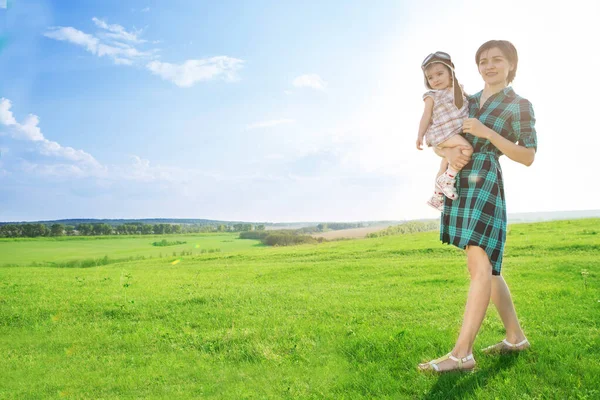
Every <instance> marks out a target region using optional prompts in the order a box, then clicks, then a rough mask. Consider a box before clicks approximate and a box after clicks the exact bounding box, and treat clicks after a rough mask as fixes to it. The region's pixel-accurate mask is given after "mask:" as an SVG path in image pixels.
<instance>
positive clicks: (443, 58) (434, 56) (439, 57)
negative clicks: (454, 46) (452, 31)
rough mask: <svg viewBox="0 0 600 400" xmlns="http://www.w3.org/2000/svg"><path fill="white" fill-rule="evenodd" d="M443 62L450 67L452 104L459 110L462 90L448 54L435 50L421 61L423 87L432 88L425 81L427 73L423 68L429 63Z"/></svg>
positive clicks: (461, 102)
mask: <svg viewBox="0 0 600 400" xmlns="http://www.w3.org/2000/svg"><path fill="white" fill-rule="evenodd" d="M435 63H438V64H443V65H445V66H446V67H448V68H449V69H450V71H451V72H452V86H454V105H455V106H456V108H458V109H459V110H460V109H461V108H462V106H463V91H462V88H461V86H460V85H459V84H458V79H456V75H455V74H454V64H453V63H452V59H451V58H450V54H448V53H444V52H443V51H436V52H435V53H431V54H430V55H428V56H427V57H425V59H424V60H423V62H422V63H421V69H422V70H423V77H424V78H425V87H427V89H432V87H431V85H429V82H428V81H427V75H426V74H425V70H426V69H427V67H429V66H430V65H431V64H435Z"/></svg>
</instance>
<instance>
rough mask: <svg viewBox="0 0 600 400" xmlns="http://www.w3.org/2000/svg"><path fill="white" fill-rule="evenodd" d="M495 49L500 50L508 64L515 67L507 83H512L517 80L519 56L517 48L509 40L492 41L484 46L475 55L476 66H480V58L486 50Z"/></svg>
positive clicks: (509, 74)
mask: <svg viewBox="0 0 600 400" xmlns="http://www.w3.org/2000/svg"><path fill="white" fill-rule="evenodd" d="M494 47H496V48H498V49H500V51H501V52H502V54H504V57H506V59H507V60H508V62H509V63H511V64H512V65H513V67H514V68H513V70H512V71H509V72H508V77H507V78H506V82H507V83H511V82H512V81H513V80H514V79H515V75H517V65H518V64H519V55H518V54H517V49H516V48H515V46H514V45H513V44H512V43H511V42H509V41H508V40H490V41H488V42H485V43H484V44H482V45H481V46H480V47H479V49H478V50H477V53H475V64H477V65H479V57H481V53H483V52H484V51H486V50H489V49H493V48H494Z"/></svg>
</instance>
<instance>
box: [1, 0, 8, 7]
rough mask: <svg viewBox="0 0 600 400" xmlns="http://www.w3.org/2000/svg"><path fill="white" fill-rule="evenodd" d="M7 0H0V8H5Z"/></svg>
mask: <svg viewBox="0 0 600 400" xmlns="http://www.w3.org/2000/svg"><path fill="white" fill-rule="evenodd" d="M7 2H8V0H0V8H6V4H7Z"/></svg>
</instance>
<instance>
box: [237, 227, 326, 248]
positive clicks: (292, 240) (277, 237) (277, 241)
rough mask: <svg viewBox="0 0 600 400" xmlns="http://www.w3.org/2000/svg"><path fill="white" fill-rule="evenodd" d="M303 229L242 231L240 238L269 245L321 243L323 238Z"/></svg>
mask: <svg viewBox="0 0 600 400" xmlns="http://www.w3.org/2000/svg"><path fill="white" fill-rule="evenodd" d="M302 232H303V230H302V229H297V230H291V229H285V230H277V231H275V230H273V231H253V232H242V233H240V239H254V240H260V241H261V242H262V243H263V244H265V245H267V246H293V245H296V244H304V243H321V242H323V241H325V239H323V238H314V237H312V236H309V235H304V234H302Z"/></svg>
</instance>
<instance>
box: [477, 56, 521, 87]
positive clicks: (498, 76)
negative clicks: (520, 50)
mask: <svg viewBox="0 0 600 400" xmlns="http://www.w3.org/2000/svg"><path fill="white" fill-rule="evenodd" d="M513 69H514V66H513V65H512V64H511V63H510V62H508V59H507V58H506V57H505V56H504V54H503V53H502V51H501V50H500V49H499V48H497V47H492V48H491V49H489V50H486V51H484V52H482V53H481V55H480V56H479V74H480V75H481V77H482V78H483V80H484V81H485V83H487V84H488V85H505V86H506V80H507V78H508V73H509V72H510V71H512V70H513Z"/></svg>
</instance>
